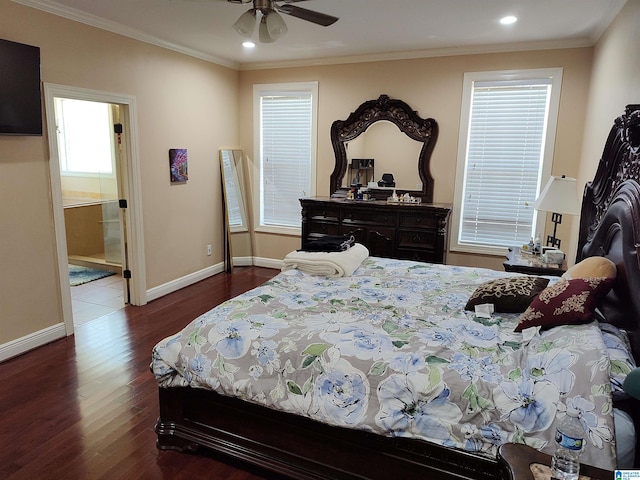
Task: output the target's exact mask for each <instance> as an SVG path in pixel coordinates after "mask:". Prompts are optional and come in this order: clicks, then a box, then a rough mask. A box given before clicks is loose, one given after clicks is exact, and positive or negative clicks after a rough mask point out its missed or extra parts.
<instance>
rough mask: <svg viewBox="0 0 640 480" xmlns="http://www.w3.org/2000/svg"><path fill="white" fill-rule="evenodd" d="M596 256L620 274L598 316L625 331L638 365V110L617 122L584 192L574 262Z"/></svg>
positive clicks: (631, 110)
mask: <svg viewBox="0 0 640 480" xmlns="http://www.w3.org/2000/svg"><path fill="white" fill-rule="evenodd" d="M596 255H597V256H603V257H607V258H610V259H611V260H612V261H613V262H614V263H615V264H616V266H617V269H618V273H617V277H616V282H615V284H614V287H613V289H612V290H611V292H610V293H609V295H608V296H607V298H606V299H605V301H604V303H603V305H602V313H603V315H604V317H605V320H606V321H607V322H609V323H613V324H614V325H617V326H619V327H621V328H624V329H625V330H627V331H629V333H630V334H631V340H632V344H633V348H634V355H635V357H636V359H640V105H628V106H627V108H626V110H625V113H624V115H622V116H620V117H618V118H617V119H616V120H615V123H614V125H613V127H612V128H611V131H610V133H609V137H608V138H607V142H606V144H605V147H604V151H603V153H602V158H601V159H600V163H599V164H598V169H597V171H596V174H595V177H594V179H593V181H591V182H589V183H587V185H586V186H585V189H584V197H583V200H582V213H581V216H580V234H579V238H578V254H577V258H576V262H579V261H580V260H582V259H584V258H587V257H592V256H596Z"/></svg>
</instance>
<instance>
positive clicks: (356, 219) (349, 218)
mask: <svg viewBox="0 0 640 480" xmlns="http://www.w3.org/2000/svg"><path fill="white" fill-rule="evenodd" d="M342 223H343V224H345V225H348V224H361V225H384V226H390V227H393V226H395V223H396V216H395V215H394V214H393V213H387V212H365V211H361V210H357V211H356V210H348V209H345V212H344V217H343V219H342Z"/></svg>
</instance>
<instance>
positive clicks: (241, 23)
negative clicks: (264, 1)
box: [233, 9, 256, 38]
mask: <svg viewBox="0 0 640 480" xmlns="http://www.w3.org/2000/svg"><path fill="white" fill-rule="evenodd" d="M255 28H256V12H255V10H254V9H251V10H247V11H246V12H244V13H243V14H242V15H240V18H238V20H237V21H236V23H234V24H233V29H234V30H235V31H236V32H238V33H239V34H240V35H242V36H243V37H247V38H249V37H250V36H251V35H253V31H254V30H255Z"/></svg>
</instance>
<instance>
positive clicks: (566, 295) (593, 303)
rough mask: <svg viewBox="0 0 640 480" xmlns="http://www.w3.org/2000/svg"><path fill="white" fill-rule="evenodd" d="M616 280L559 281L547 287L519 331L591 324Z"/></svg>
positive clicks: (521, 321)
mask: <svg viewBox="0 0 640 480" xmlns="http://www.w3.org/2000/svg"><path fill="white" fill-rule="evenodd" d="M614 280H615V277H593V278H575V279H571V280H566V279H563V280H560V281H559V282H558V283H556V284H554V285H551V286H550V287H547V288H545V289H544V290H543V291H542V292H540V294H539V295H538V297H537V298H535V299H534V300H533V301H532V302H531V304H530V305H529V307H528V308H527V309H526V310H525V312H524V313H523V314H522V315H521V316H520V322H519V323H518V326H517V327H516V329H515V331H516V332H521V331H522V330H524V329H525V328H529V327H536V326H540V327H542V330H546V329H549V328H551V327H555V326H557V325H572V324H573V325H576V324H580V323H588V322H590V321H591V319H592V317H593V311H594V310H595V308H596V307H597V306H598V303H599V302H600V300H602V298H603V297H604V296H605V295H606V294H607V293H608V292H609V290H611V286H612V285H613V281H614Z"/></svg>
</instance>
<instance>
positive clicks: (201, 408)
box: [155, 388, 501, 480]
mask: <svg viewBox="0 0 640 480" xmlns="http://www.w3.org/2000/svg"><path fill="white" fill-rule="evenodd" d="M159 391H160V418H159V419H158V422H157V423H156V427H155V429H156V433H157V434H158V447H159V448H161V449H176V450H182V451H189V452H193V451H195V450H197V449H198V448H200V447H204V448H208V449H212V450H214V451H217V452H220V453H223V454H226V455H230V456H231V457H233V458H235V459H240V460H242V461H246V462H248V463H250V464H253V465H258V466H260V467H263V468H266V469H268V470H270V471H273V472H276V473H279V474H282V475H286V476H288V477H291V478H295V479H317V480H321V479H322V480H324V479H378V478H380V479H390V478H391V479H393V478H403V479H420V480H424V479H425V478H429V479H452V478H454V479H455V478H457V479H476V480H496V479H499V478H501V475H500V472H499V467H498V463H497V461H495V460H493V459H489V458H486V457H483V456H479V455H475V454H472V453H468V452H464V451H460V450H452V449H449V448H445V447H440V446H438V445H432V444H429V443H427V442H423V441H418V440H410V439H404V438H391V437H381V436H379V435H375V434H372V433H368V432H363V431H354V430H350V429H345V428H340V427H332V426H328V425H324V424H321V423H319V422H316V421H314V420H310V419H308V418H303V417H298V416H294V415H290V414H287V413H283V412H278V411H273V410H269V409H267V408H265V407H262V406H260V405H255V404H251V403H248V402H244V401H242V400H238V399H234V398H229V397H224V396H221V395H218V394H216V393H214V392H209V391H204V390H198V389H189V388H160V389H159Z"/></svg>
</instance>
